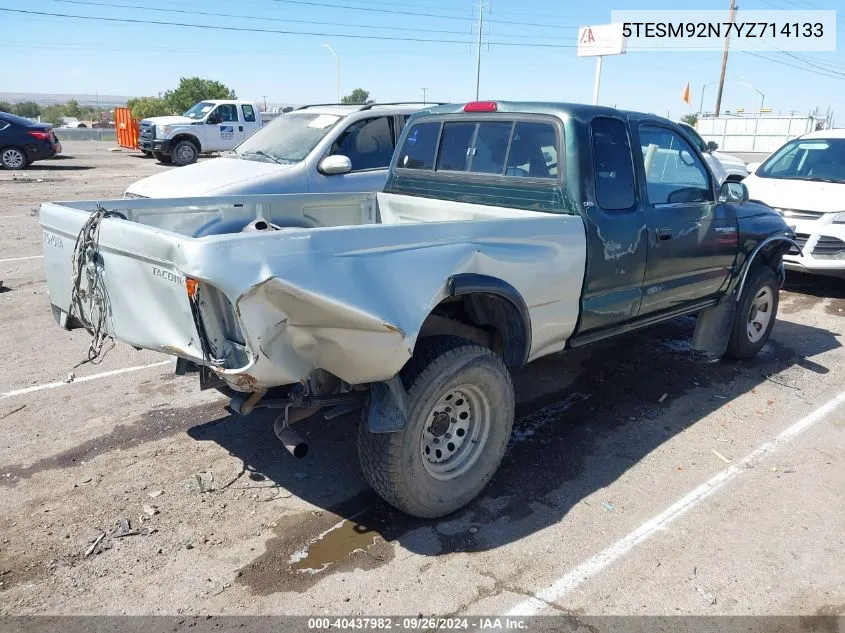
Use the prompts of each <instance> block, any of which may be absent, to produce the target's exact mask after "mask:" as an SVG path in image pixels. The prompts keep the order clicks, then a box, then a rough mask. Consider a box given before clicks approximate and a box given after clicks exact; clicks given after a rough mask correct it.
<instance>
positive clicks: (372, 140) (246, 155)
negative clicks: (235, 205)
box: [124, 103, 436, 198]
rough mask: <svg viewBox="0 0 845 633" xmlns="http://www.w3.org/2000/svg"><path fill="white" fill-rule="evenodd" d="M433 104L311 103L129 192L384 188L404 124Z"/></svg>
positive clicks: (181, 194)
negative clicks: (217, 153)
mask: <svg viewBox="0 0 845 633" xmlns="http://www.w3.org/2000/svg"><path fill="white" fill-rule="evenodd" d="M430 105H436V104H430ZM426 107H428V106H427V105H423V104H413V103H380V104H377V103H371V104H366V105H337V104H326V105H310V106H304V107H301V108H299V109H297V110H293V111H292V112H288V113H287V114H283V115H281V116H280V117H278V118H277V119H275V120H274V121H272V122H271V123H269V124H268V125H265V126H264V127H262V128H261V129H260V130H258V131H257V132H256V133H255V134H253V135H252V136H251V137H249V138H248V139H246V140H245V141H244V142H243V143H241V144H240V145H238V147H236V148H235V149H234V150H233V151H232V152H230V153H227V154H225V155H223V156H222V157H221V158H219V159H215V160H206V161H202V162H199V163H196V164H194V165H189V166H187V167H183V168H181V169H171V170H167V171H164V172H161V173H158V174H156V175H154V176H150V177H148V178H144V179H143V180H139V181H138V182H135V183H133V184H132V185H130V186H129V188H128V189H127V190H126V193H125V194H124V197H127V198H177V197H191V196H209V195H214V196H219V195H235V194H266V193H319V192H344V191H379V190H381V188H382V187H383V186H384V183H385V181H386V179H387V168H388V165H389V164H390V159H391V157H392V156H393V150H394V148H395V146H396V139H397V138H399V134H400V132H401V131H402V128H403V127H404V126H405V123H406V121H407V120H408V118H409V117H410V116H411V115H412V114H413V113H414V112H417V111H418V110H421V109H424V108H426Z"/></svg>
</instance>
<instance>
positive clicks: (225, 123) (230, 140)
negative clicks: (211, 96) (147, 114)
mask: <svg viewBox="0 0 845 633" xmlns="http://www.w3.org/2000/svg"><path fill="white" fill-rule="evenodd" d="M261 124H262V120H261V111H260V110H259V108H258V104H257V103H255V102H254V101H221V100H208V101H200V102H199V103H197V104H196V105H195V106H194V107H192V108H191V109H190V110H188V111H187V112H185V114H183V115H182V116H159V117H152V118H149V119H143V120H142V121H141V123H140V124H139V134H138V145H139V147H140V148H141V151H142V152H144V153H145V154H152V155H153V156H155V158H157V159H158V160H160V161H161V162H163V163H171V162H172V163H173V164H174V165H178V166H180V167H181V166H183V165H190V164H191V163H194V162H196V160H197V157H198V156H199V155H200V154H205V153H210V152H224V151H229V150H231V149H233V148H235V147H237V146H238V145H240V144H241V143H242V142H243V141H244V140H246V139H247V138H248V137H249V136H251V135H252V134H253V133H254V132H256V131H257V130H258V129H259V128H260V127H261Z"/></svg>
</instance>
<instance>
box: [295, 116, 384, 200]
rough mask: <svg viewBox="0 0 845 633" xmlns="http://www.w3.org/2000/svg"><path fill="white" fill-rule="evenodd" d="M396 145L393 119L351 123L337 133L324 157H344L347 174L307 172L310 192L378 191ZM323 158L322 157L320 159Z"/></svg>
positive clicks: (382, 184)
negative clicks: (349, 168) (347, 164)
mask: <svg viewBox="0 0 845 633" xmlns="http://www.w3.org/2000/svg"><path fill="white" fill-rule="evenodd" d="M395 144H396V137H395V134H394V121H393V117H392V116H377V117H371V118H368V119H361V120H359V121H355V122H354V123H350V124H349V126H348V127H347V128H346V129H344V130H343V131H342V132H340V134H338V136H337V138H336V139H335V141H334V143H332V146H331V149H330V150H329V152H328V154H327V156H336V155H340V156H346V157H347V158H349V160H350V161H351V163H352V171H351V172H349V173H348V174H333V175H326V174H322V173H320V172H319V171H317V170H316V169H315V170H313V171H312V173H309V175H308V179H309V187H308V188H309V191H311V192H319V193H322V192H327V193H328V192H335V191H337V192H341V191H381V189H382V188H383V187H384V183H385V182H387V168H388V166H389V165H390V159H391V158H392V157H393V148H394V147H395ZM321 158H322V157H321Z"/></svg>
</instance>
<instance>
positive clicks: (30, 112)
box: [14, 101, 41, 119]
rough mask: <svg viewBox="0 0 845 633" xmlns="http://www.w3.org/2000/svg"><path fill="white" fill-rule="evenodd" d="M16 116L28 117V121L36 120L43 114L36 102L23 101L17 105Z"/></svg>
mask: <svg viewBox="0 0 845 633" xmlns="http://www.w3.org/2000/svg"><path fill="white" fill-rule="evenodd" d="M14 114H17V115H18V116H22V117H26V118H27V119H36V118H38V115H39V114H41V108H40V107H39V106H38V104H37V103H35V101H21V102H20V103H16V104H15V112H14Z"/></svg>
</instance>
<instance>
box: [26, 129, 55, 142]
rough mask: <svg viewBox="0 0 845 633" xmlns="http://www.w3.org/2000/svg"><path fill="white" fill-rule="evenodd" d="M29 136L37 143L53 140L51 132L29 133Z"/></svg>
mask: <svg viewBox="0 0 845 633" xmlns="http://www.w3.org/2000/svg"><path fill="white" fill-rule="evenodd" d="M29 135H30V136H34V137H35V138H37V139H38V140H39V141H51V140H53V132H51V131H49V130H48V131H46V132H42V131H40V130H38V131H34V132H29Z"/></svg>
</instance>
